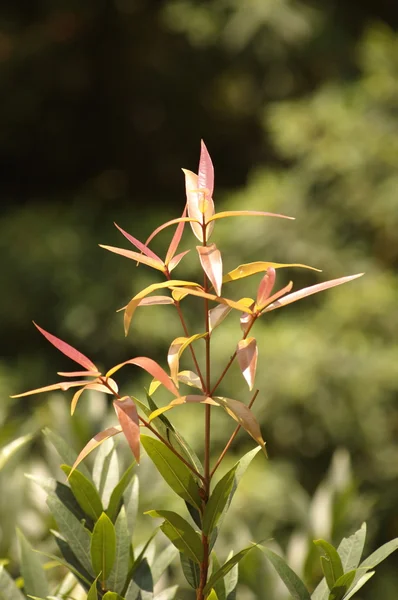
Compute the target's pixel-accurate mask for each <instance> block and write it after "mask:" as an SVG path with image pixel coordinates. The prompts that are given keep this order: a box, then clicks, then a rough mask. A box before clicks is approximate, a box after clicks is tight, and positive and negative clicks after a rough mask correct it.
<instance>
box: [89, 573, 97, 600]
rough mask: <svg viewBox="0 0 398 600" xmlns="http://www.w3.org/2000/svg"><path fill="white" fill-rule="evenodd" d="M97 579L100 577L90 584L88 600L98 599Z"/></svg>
mask: <svg viewBox="0 0 398 600" xmlns="http://www.w3.org/2000/svg"><path fill="white" fill-rule="evenodd" d="M97 581H98V577H96V578H95V579H94V581H93V583H92V584H91V586H90V589H89V590H88V593H87V600H98V591H97Z"/></svg>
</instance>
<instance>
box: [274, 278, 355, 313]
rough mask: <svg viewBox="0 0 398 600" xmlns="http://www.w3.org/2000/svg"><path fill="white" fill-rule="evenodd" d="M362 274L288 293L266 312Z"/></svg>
mask: <svg viewBox="0 0 398 600" xmlns="http://www.w3.org/2000/svg"><path fill="white" fill-rule="evenodd" d="M362 275H363V273H358V274H357V275H349V276H348V277H340V278H339V279H332V280H330V281H324V282H323V283H318V284H317V285H312V286H310V287H306V288H303V289H302V290H298V291H297V292H293V293H292V294H288V295H287V296H285V297H284V298H282V299H281V300H278V301H276V302H273V303H272V304H270V305H269V306H267V308H266V309H265V310H264V312H270V311H271V310H275V309H276V308H281V307H282V306H287V305H288V304H291V303H292V302H296V301H297V300H301V299H302V298H306V297H307V296H311V295H312V294H317V293H318V292H323V291H324V290H328V289H329V288H332V287H335V286H336V285H342V284H343V283H347V282H348V281H353V280H354V279H358V277H362Z"/></svg>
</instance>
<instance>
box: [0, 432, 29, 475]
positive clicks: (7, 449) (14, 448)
mask: <svg viewBox="0 0 398 600" xmlns="http://www.w3.org/2000/svg"><path fill="white" fill-rule="evenodd" d="M32 438H33V436H32V435H30V434H29V435H22V436H21V437H19V438H17V439H16V440H13V441H12V442H10V443H9V444H6V445H5V446H3V447H2V448H1V449H0V471H1V470H2V469H3V468H4V467H5V465H6V464H7V463H8V461H9V460H10V459H11V458H12V457H13V456H14V455H15V454H16V453H17V452H18V450H19V449H20V448H23V447H24V446H26V445H27V444H29V442H30V441H31V440H32Z"/></svg>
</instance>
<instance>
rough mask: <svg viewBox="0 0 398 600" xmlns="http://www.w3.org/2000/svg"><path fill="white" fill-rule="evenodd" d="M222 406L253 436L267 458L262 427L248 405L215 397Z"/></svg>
mask: <svg viewBox="0 0 398 600" xmlns="http://www.w3.org/2000/svg"><path fill="white" fill-rule="evenodd" d="M213 400H215V401H216V402H217V403H219V405H220V406H222V407H223V408H224V409H225V411H226V412H227V413H228V414H229V415H230V416H231V417H232V418H233V419H235V421H237V422H238V423H239V425H241V427H243V429H245V431H247V433H248V434H250V435H251V436H252V438H253V439H254V440H255V441H256V442H257V443H258V444H259V445H260V446H261V448H262V449H263V452H264V454H265V456H267V451H266V449H265V442H264V440H263V437H262V435H261V430H260V425H259V424H258V422H257V419H256V418H255V416H254V415H253V413H252V411H251V410H250V408H249V407H248V406H246V404H243V402H239V400H232V399H231V398H221V397H219V396H215V397H213Z"/></svg>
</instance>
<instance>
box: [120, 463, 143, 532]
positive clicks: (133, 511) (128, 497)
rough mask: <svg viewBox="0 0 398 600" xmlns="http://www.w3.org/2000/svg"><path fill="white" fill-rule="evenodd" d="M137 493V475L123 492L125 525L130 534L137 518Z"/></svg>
mask: <svg viewBox="0 0 398 600" xmlns="http://www.w3.org/2000/svg"><path fill="white" fill-rule="evenodd" d="M138 494H139V481H138V477H137V475H134V476H133V480H132V481H131V483H130V484H129V485H128V487H127V489H126V491H125V493H124V494H123V503H124V506H125V508H126V517H127V527H128V530H129V533H130V535H133V532H134V528H135V521H136V518H137V511H138V500H139V498H138Z"/></svg>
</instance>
